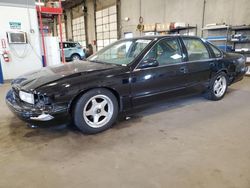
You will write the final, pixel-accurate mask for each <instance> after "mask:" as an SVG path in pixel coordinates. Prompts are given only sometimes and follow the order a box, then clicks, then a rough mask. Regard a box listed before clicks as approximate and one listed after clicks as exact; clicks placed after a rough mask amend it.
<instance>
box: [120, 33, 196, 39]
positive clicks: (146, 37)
mask: <svg viewBox="0 0 250 188" xmlns="http://www.w3.org/2000/svg"><path fill="white" fill-rule="evenodd" d="M166 37H182V38H200V37H197V36H187V35H179V34H169V35H150V36H141V37H133V38H129V39H150V40H159V39H162V38H166ZM125 40H126V39H125Z"/></svg>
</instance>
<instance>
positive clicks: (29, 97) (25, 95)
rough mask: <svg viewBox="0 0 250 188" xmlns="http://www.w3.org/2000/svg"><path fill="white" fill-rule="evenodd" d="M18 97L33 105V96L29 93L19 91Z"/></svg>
mask: <svg viewBox="0 0 250 188" xmlns="http://www.w3.org/2000/svg"><path fill="white" fill-rule="evenodd" d="M19 97H20V99H21V100H22V101H24V102H27V103H30V104H34V101H35V100H34V95H33V94H31V93H26V92H23V91H19Z"/></svg>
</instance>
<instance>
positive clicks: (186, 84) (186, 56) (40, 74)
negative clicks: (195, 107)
mask: <svg viewBox="0 0 250 188" xmlns="http://www.w3.org/2000/svg"><path fill="white" fill-rule="evenodd" d="M245 61H246V59H245V57H244V56H242V55H239V54H233V53H225V52H223V51H221V50H220V49H218V48H217V47H215V46H213V45H212V44H210V43H209V42H207V41H204V40H203V39H201V38H198V37H188V36H151V37H141V38H133V39H125V40H120V41H117V42H115V43H113V44H111V45H109V46H108V47H106V48H103V49H102V50H101V51H99V52H97V53H96V54H94V55H92V56H91V57H90V58H88V60H87V61H81V62H74V63H67V64H63V65H58V66H54V67H47V68H42V69H41V70H39V71H36V72H32V73H29V74H26V75H23V76H20V77H19V78H17V79H15V80H13V81H12V84H11V85H12V89H11V90H10V91H9V92H8V93H7V96H6V102H7V104H8V106H9V107H10V109H11V110H12V111H13V112H14V113H15V114H16V115H17V116H18V117H20V118H21V119H23V120H24V121H26V122H28V123H31V124H35V125H40V124H47V125H51V124H61V123H66V122H70V121H73V122H74V124H75V125H76V126H77V127H78V128H79V129H80V130H81V131H82V132H84V133H87V134H94V133H98V132H101V131H104V130H106V129H108V128H110V127H111V126H112V124H113V123H114V122H115V121H116V118H117V115H118V113H119V112H123V111H127V110H129V109H131V108H135V107H138V106H141V105H143V104H145V103H147V102H150V101H154V100H157V99H158V98H162V96H163V97H167V96H168V94H169V93H171V92H173V91H177V90H183V89H185V88H190V87H196V86H197V87H198V86H199V87H202V88H203V91H205V92H206V96H207V98H208V99H210V100H215V101H216V100H220V99H222V98H223V96H224V95H225V93H226V91H227V87H228V86H229V85H230V84H232V83H234V82H237V81H239V80H241V79H242V78H243V76H244V74H245V72H246V66H245Z"/></svg>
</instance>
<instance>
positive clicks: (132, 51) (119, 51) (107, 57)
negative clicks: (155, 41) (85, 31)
mask: <svg viewBox="0 0 250 188" xmlns="http://www.w3.org/2000/svg"><path fill="white" fill-rule="evenodd" d="M151 41H152V40H150V39H129V40H121V41H118V42H115V43H114V44H111V45H109V46H107V47H105V48H103V49H102V50H100V51H99V52H97V53H96V54H95V55H93V56H91V57H90V58H89V60H90V61H100V62H105V63H112V64H117V65H127V64H129V63H131V62H132V61H133V60H134V59H135V58H136V57H137V56H138V55H139V54H140V53H141V52H142V50H143V49H144V48H145V47H146V46H147V45H148V44H149V43H150V42H151Z"/></svg>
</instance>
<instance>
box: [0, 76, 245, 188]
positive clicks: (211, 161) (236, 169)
mask: <svg viewBox="0 0 250 188" xmlns="http://www.w3.org/2000/svg"><path fill="white" fill-rule="evenodd" d="M9 87H10V86H9V85H8V84H5V85H3V86H1V87H0V97H1V100H0V104H1V114H0V173H1V175H0V176H1V178H0V187H4V188H7V187H26V188H29V187H30V188H34V187H53V188H55V187H67V188H68V187H70V188H75V187H77V188H78V187H88V188H91V187H102V188H103V187H109V188H111V187H115V188H117V187H124V188H132V187H142V188H154V187H157V188H158V187H162V188H166V187H171V188H217V187H219V188H237V187H239V188H249V187H250V147H249V144H250V78H245V79H244V80H243V81H242V82H240V83H237V84H235V85H233V86H231V87H230V89H229V91H228V93H227V95H226V97H225V98H224V99H223V100H222V101H218V102H212V101H207V100H206V99H204V98H203V97H202V96H200V95H199V96H192V97H188V98H185V99H178V100H175V101H173V102H166V103H164V104H161V105H160V106H155V107H153V108H150V109H146V110H144V111H142V112H139V113H138V114H136V116H135V117H132V118H131V119H130V120H128V121H121V122H120V123H118V124H116V125H115V126H114V127H113V128H112V129H110V130H108V131H106V132H104V133H101V134H98V135H92V136H86V135H82V134H81V133H79V132H78V131H75V130H73V129H70V128H67V127H66V128H57V129H56V128H49V129H48V128H47V129H44V128H38V129H30V128H28V127H26V126H25V123H23V122H21V121H20V120H18V119H17V118H16V117H14V116H13V115H12V113H11V112H10V111H9V110H8V109H7V107H6V105H5V102H4V96H5V93H6V91H7V89H8V88H9Z"/></svg>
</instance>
